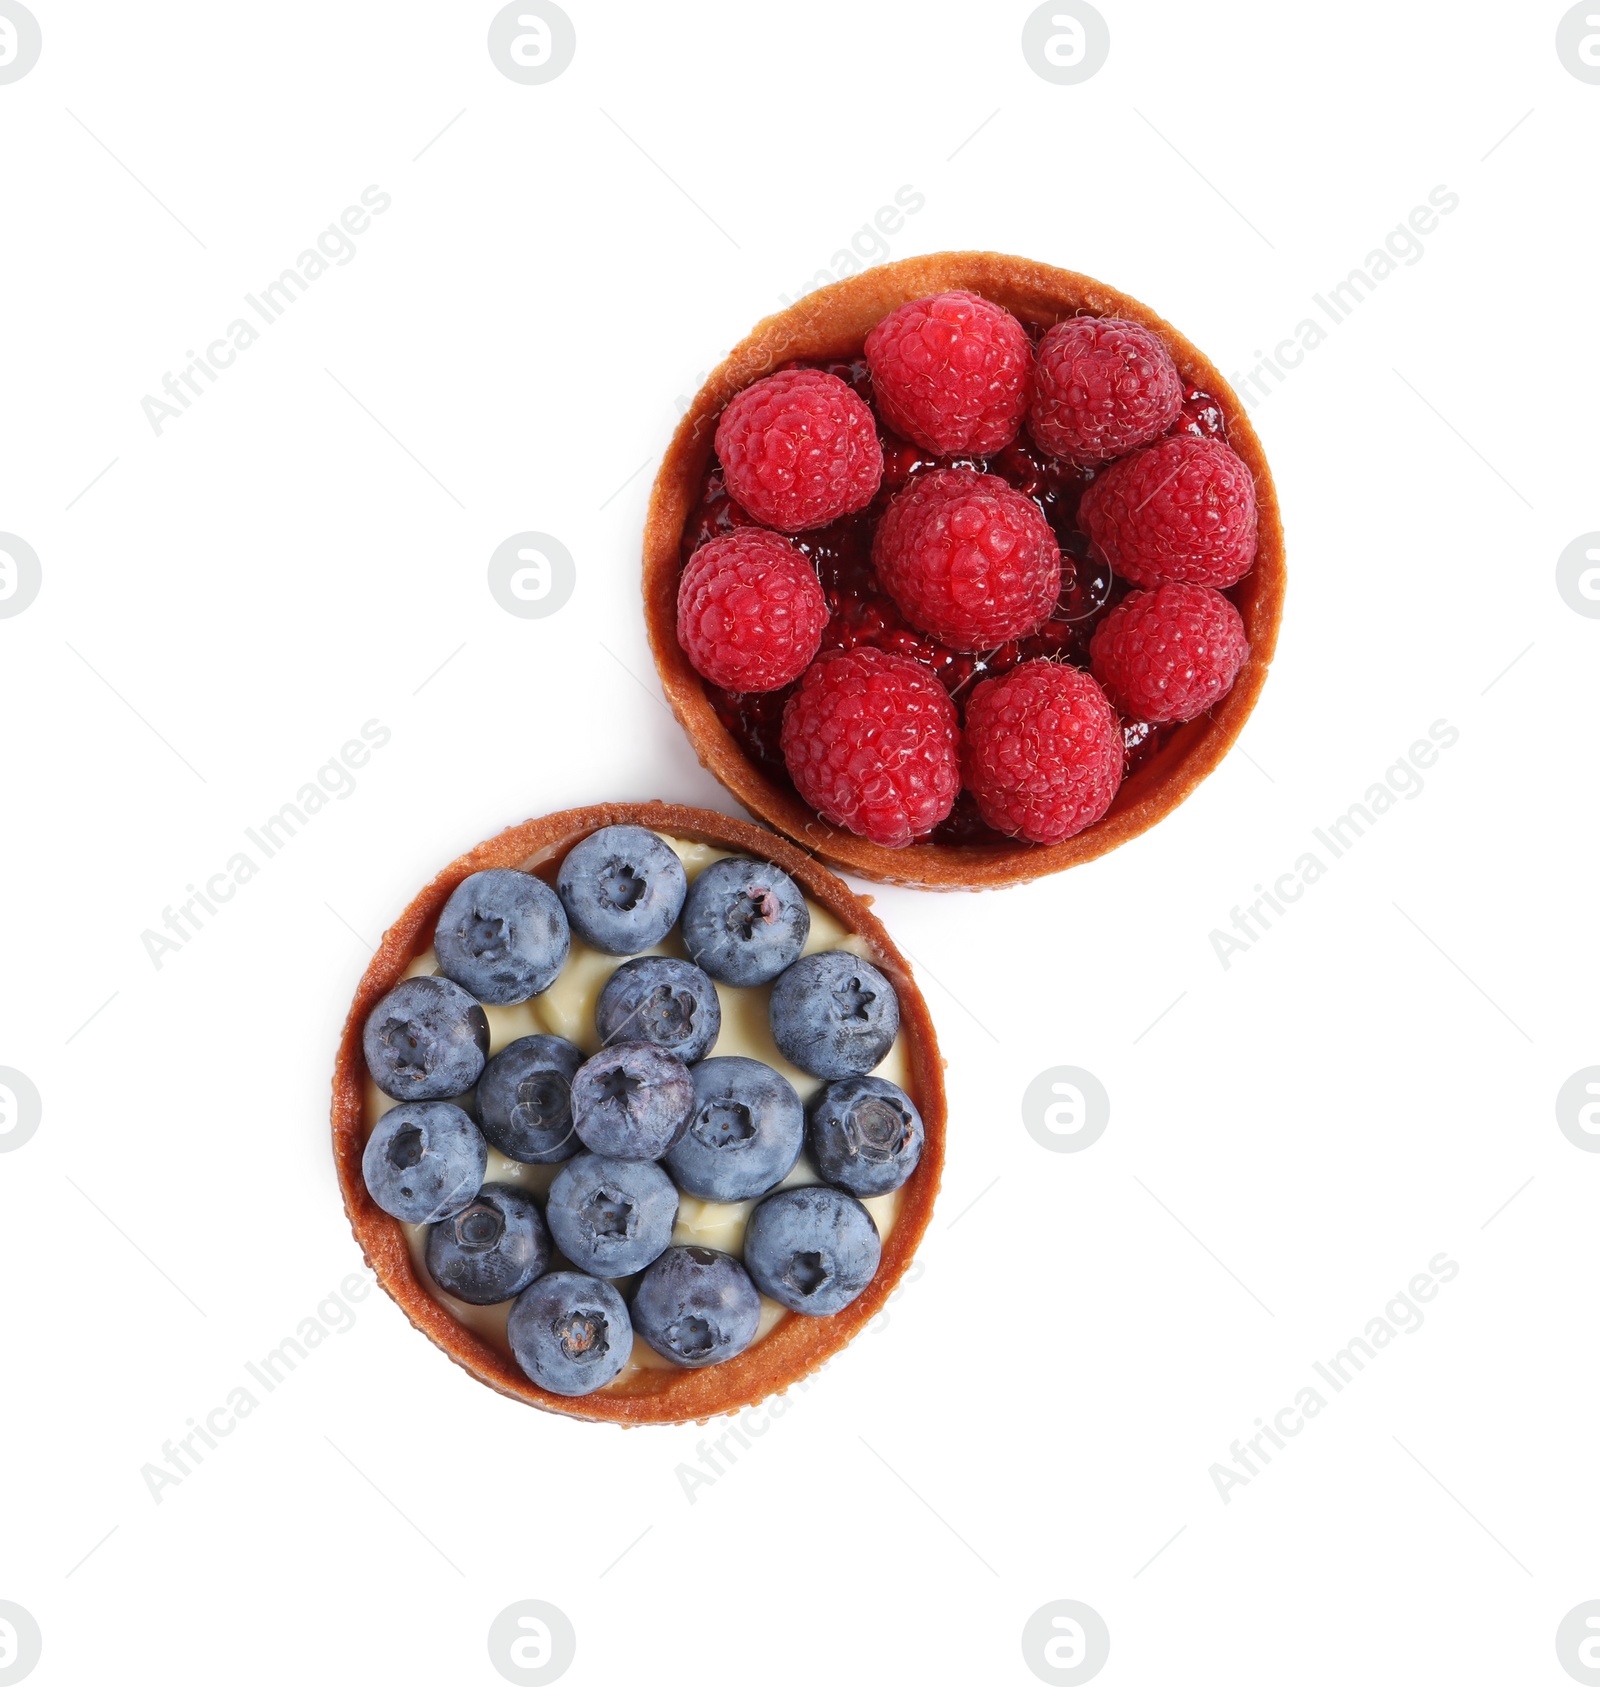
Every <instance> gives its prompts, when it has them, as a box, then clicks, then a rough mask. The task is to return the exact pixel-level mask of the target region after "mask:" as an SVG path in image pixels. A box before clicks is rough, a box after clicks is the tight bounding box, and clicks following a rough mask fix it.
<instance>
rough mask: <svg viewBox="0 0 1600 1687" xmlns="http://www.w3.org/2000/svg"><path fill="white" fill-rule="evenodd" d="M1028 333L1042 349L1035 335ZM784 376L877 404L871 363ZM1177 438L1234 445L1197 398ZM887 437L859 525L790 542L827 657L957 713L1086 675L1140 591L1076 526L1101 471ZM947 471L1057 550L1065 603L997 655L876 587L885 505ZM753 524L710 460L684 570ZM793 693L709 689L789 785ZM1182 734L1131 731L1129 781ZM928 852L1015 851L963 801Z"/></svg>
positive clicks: (1126, 739)
mask: <svg viewBox="0 0 1600 1687" xmlns="http://www.w3.org/2000/svg"><path fill="white" fill-rule="evenodd" d="M1029 332H1030V334H1032V335H1033V337H1034V338H1035V339H1037V338H1038V333H1036V332H1035V331H1034V330H1033V329H1032V328H1030V329H1029ZM1039 332H1042V329H1041V330H1039ZM785 367H788V368H795V367H805V368H813V369H823V370H826V371H827V373H828V374H830V375H837V376H838V378H839V379H840V380H841V381H843V382H845V384H846V385H847V386H849V387H850V388H851V389H852V390H853V391H854V392H856V393H857V394H858V395H859V396H860V397H861V398H862V399H864V400H865V401H866V402H867V403H868V404H871V402H872V376H871V373H870V372H869V371H868V369H867V362H866V359H865V358H864V357H854V358H839V359H835V360H833V361H827V362H815V363H808V364H801V365H796V364H789V365H786V366H785ZM1172 431H1173V432H1174V433H1192V434H1195V435H1196V436H1198V437H1200V438H1223V439H1226V437H1227V425H1226V421H1225V418H1224V416H1223V413H1222V407H1221V405H1219V404H1218V403H1217V401H1216V400H1215V399H1214V398H1212V397H1211V395H1210V394H1209V393H1206V392H1203V391H1201V389H1200V388H1198V387H1190V388H1189V389H1187V391H1186V392H1185V394H1184V403H1183V413H1182V414H1181V415H1180V416H1179V418H1178V420H1177V422H1176V423H1175V424H1174V425H1173V429H1172ZM879 434H880V437H881V439H882V443H883V462H884V471H883V484H882V486H881V487H880V488H879V490H878V495H877V497H876V498H874V499H873V501H872V502H871V504H869V505H868V506H867V508H866V509H864V510H862V511H860V512H858V513H857V514H855V515H850V516H845V517H844V518H843V519H842V520H840V521H836V522H834V523H832V524H831V525H830V526H828V527H822V528H818V529H816V530H815V531H814V532H809V533H800V534H796V535H795V536H794V541H793V542H794V545H795V548H796V549H797V550H799V551H800V552H801V554H802V555H803V556H805V557H807V558H809V560H810V561H811V563H812V565H813V566H814V567H815V568H816V571H817V578H818V579H819V580H820V581H821V582H822V590H823V593H824V594H825V596H826V597H827V600H828V607H829V610H830V611H831V617H830V619H829V622H828V628H827V631H826V632H825V633H824V634H823V639H822V649H823V650H824V651H829V650H854V649H856V648H858V647H859V646H862V645H872V646H874V647H876V648H877V649H879V650H887V651H892V652H894V653H895V654H897V655H901V656H909V657H911V658H912V659H913V660H914V661H917V662H920V663H921V664H922V665H923V666H924V667H926V668H927V669H929V670H930V672H932V673H934V674H937V675H938V677H939V679H940V680H941V682H942V683H943V684H944V687H945V689H946V690H947V691H948V692H949V693H950V696H951V697H952V699H953V700H954V701H955V704H956V708H957V710H958V711H963V710H964V708H965V699H966V696H967V694H968V693H969V692H970V690H971V688H972V687H973V686H975V685H977V684H978V683H979V682H980V681H982V680H984V679H987V678H989V677H991V676H993V675H996V674H1003V673H1006V672H1007V671H1008V670H1009V669H1011V668H1014V667H1015V666H1016V665H1017V664H1018V663H1019V662H1027V661H1031V660H1032V659H1034V658H1035V657H1047V658H1050V659H1052V660H1055V661H1065V662H1071V663H1073V664H1075V665H1076V666H1078V667H1080V668H1087V667H1088V666H1089V640H1090V638H1091V637H1092V636H1093V633H1094V630H1095V628H1096V627H1097V626H1098V625H1099V624H1100V621H1101V620H1102V618H1103V617H1104V616H1105V613H1106V611H1107V610H1108V609H1110V608H1111V606H1112V605H1113V604H1115V603H1117V602H1119V601H1120V600H1121V599H1122V598H1124V597H1126V596H1127V594H1128V592H1129V591H1130V590H1131V589H1132V588H1131V587H1130V585H1129V584H1128V583H1127V582H1126V581H1123V580H1118V579H1117V578H1116V577H1115V576H1114V575H1113V574H1112V572H1111V570H1110V569H1109V568H1108V567H1107V566H1106V564H1105V563H1104V562H1103V561H1101V560H1100V559H1099V558H1098V557H1096V556H1094V555H1092V554H1091V552H1090V548H1089V541H1088V540H1087V539H1086V538H1085V537H1084V536H1083V534H1082V533H1081V532H1079V530H1078V527H1077V519H1078V502H1079V500H1080V499H1081V498H1082V496H1083V493H1084V489H1085V488H1086V487H1087V486H1088V484H1089V482H1090V481H1091V480H1093V478H1094V475H1095V470H1094V469H1093V468H1092V467H1088V466H1085V465H1083V464H1079V463H1069V462H1066V461H1064V460H1063V459H1061V458H1058V457H1049V456H1046V455H1045V454H1044V453H1043V452H1042V451H1040V450H1039V449H1038V447H1037V446H1035V445H1034V444H1033V442H1032V441H1031V440H1030V439H1029V438H1028V437H1027V434H1026V432H1024V433H1023V434H1021V435H1019V437H1018V438H1017V439H1015V440H1013V441H1012V443H1011V444H1010V445H1008V446H1006V447H1005V449H1004V450H1002V451H999V452H996V454H995V455H994V456H993V457H988V458H978V457H935V456H933V455H931V454H930V453H928V452H926V451H923V450H922V449H921V448H920V447H918V446H915V445H911V444H909V443H908V442H907V441H905V440H903V439H900V438H898V437H897V436H896V435H894V434H891V433H888V432H886V431H885V430H884V429H883V427H882V424H881V423H880V424H879ZM949 468H970V469H977V470H979V471H980V472H984V473H988V474H997V475H999V476H1001V478H1002V479H1004V480H1006V481H1007V482H1009V483H1010V485H1012V486H1014V487H1015V488H1016V489H1017V490H1018V491H1019V492H1022V493H1024V494H1025V495H1026V496H1028V497H1030V498H1032V499H1033V500H1034V502H1035V503H1036V504H1038V506H1039V508H1040V509H1041V510H1042V511H1043V512H1044V515H1045V519H1046V520H1047V521H1049V523H1050V525H1051V528H1052V529H1053V531H1054V532H1055V535H1056V540H1057V543H1058V544H1059V545H1060V547H1061V596H1060V598H1059V600H1058V602H1057V604H1056V611H1055V614H1054V615H1052V616H1051V618H1050V619H1049V620H1048V621H1047V622H1045V624H1044V626H1042V627H1041V628H1040V629H1039V631H1038V632H1036V633H1033V634H1031V635H1030V636H1029V637H1027V638H1024V639H1012V640H1010V641H1008V642H1007V643H1005V644H1002V645H1000V646H999V647H998V648H997V649H994V650H989V651H980V652H971V651H958V650H951V649H949V648H948V646H946V645H942V644H940V643H939V642H938V641H937V640H936V639H933V638H930V637H929V636H928V635H927V634H926V633H922V632H918V631H917V629H916V628H914V627H912V626H911V625H909V624H908V623H907V621H906V619H905V617H904V616H903V615H902V614H901V613H900V611H899V609H898V608H897V607H896V606H895V604H894V602H893V600H892V599H891V598H889V597H888V596H887V595H886V594H885V593H884V592H883V591H882V590H881V589H880V588H879V586H878V580H877V576H876V574H874V572H873V568H872V534H873V530H874V528H875V527H876V526H877V523H878V518H879V516H880V515H882V513H883V510H884V506H885V505H886V504H887V503H888V501H889V499H890V498H891V497H893V496H894V494H895V493H896V492H898V491H899V490H900V489H901V488H902V487H903V486H904V485H905V484H906V483H907V481H909V480H910V479H911V478H912V477H913V476H914V475H919V474H925V473H926V472H927V471H928V470H930V469H949ZM751 523H753V518H752V517H751V516H748V515H746V514H745V512H744V511H743V510H742V509H740V508H739V506H738V505H737V504H736V503H734V501H733V500H732V498H730V497H729V496H728V490H727V487H726V486H725V485H724V484H723V479H722V470H721V468H720V467H719V466H718V465H717V463H716V462H715V461H713V462H712V464H711V466H710V469H709V470H708V472H707V474H706V479H705V485H704V488H703V490H702V492H701V495H700V502H699V504H698V505H697V506H696V508H695V510H694V512H693V513H692V514H691V515H690V517H689V520H688V521H687V523H686V524H685V525H684V530H683V549H682V556H683V560H684V561H688V559H689V557H690V556H691V555H693V553H694V552H695V551H696V550H698V549H699V548H700V546H701V545H703V544H705V542H706V541H707V540H708V539H714V538H716V537H717V535H718V534H721V533H727V532H730V531H731V530H732V529H733V528H735V527H739V526H743V525H746V524H751ZM793 690H794V687H793V686H786V687H785V688H784V689H783V690H782V691H768V692H761V693H748V694H746V693H740V692H733V691H723V690H721V689H719V688H718V687H717V686H714V685H711V684H709V683H707V684H706V695H707V697H709V698H710V700H711V705H712V707H713V708H714V709H715V710H716V714H717V718H718V720H720V721H721V722H722V724H723V725H724V726H725V727H726V728H727V729H728V731H729V732H730V733H731V734H732V735H733V737H734V739H735V740H736V741H737V742H738V743H739V745H740V746H741V748H743V750H744V751H745V753H746V754H747V755H748V756H749V757H750V758H751V760H752V761H754V762H755V763H756V764H757V765H758V766H759V767H761V769H762V770H763V771H764V772H765V773H767V774H768V775H769V776H771V777H774V778H777V779H781V780H784V781H785V782H787V778H788V775H787V772H786V770H785V768H784V761H783V752H782V750H781V749H780V748H779V733H780V731H781V729H782V726H783V710H784V705H785V704H786V703H787V702H788V701H789V697H790V695H791V693H792V692H793ZM1176 730H1177V728H1176V727H1174V726H1155V725H1152V724H1151V723H1150V722H1149V721H1135V720H1124V721H1123V743H1124V745H1125V751H1126V772H1127V773H1130V774H1131V773H1132V772H1133V771H1134V769H1135V768H1137V767H1140V766H1142V765H1143V764H1144V763H1145V762H1147V761H1149V760H1150V759H1151V758H1152V757H1153V756H1155V755H1156V754H1157V753H1158V752H1159V751H1160V749H1161V747H1162V745H1163V744H1165V743H1166V742H1167V741H1168V739H1170V738H1171V736H1172V734H1173V733H1174V732H1175V731H1176ZM927 841H928V842H930V843H949V844H1009V843H1010V842H1011V841H1012V840H1011V839H1009V838H1004V837H1002V836H1001V835H1000V833H998V832H995V831H992V830H991V829H990V828H989V827H988V826H986V825H985V824H984V823H983V821H982V820H981V819H980V818H979V817H978V812H977V808H976V807H975V805H974V804H973V802H972V799H971V797H970V796H968V794H967V793H966V792H965V791H963V792H962V793H961V795H960V797H959V798H958V799H957V801H956V805H955V807H954V809H952V810H951V812H950V814H949V816H948V818H947V819H945V820H944V821H943V822H941V823H940V825H938V826H937V827H935V828H934V830H933V831H932V832H930V833H929V834H928V837H927Z"/></svg>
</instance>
